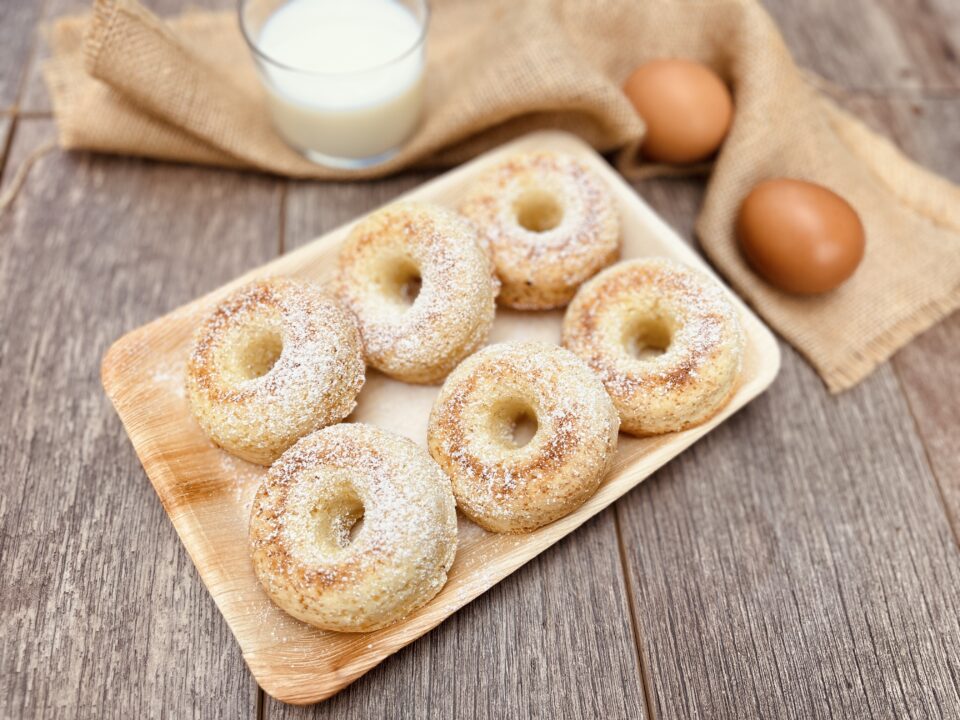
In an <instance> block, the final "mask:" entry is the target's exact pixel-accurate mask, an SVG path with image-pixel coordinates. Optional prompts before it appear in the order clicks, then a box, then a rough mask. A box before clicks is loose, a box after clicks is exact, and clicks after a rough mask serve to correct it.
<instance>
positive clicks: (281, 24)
mask: <svg viewBox="0 0 960 720" xmlns="http://www.w3.org/2000/svg"><path fill="white" fill-rule="evenodd" d="M420 34H421V25H420V23H419V22H418V21H417V19H416V18H415V17H414V16H413V14H412V13H411V12H410V11H409V10H408V9H407V8H405V7H404V6H402V5H400V4H398V3H396V2H394V0H291V2H289V3H287V4H285V5H283V6H281V7H280V8H279V9H278V10H277V11H276V12H275V13H274V14H273V15H271V16H270V17H269V18H268V19H267V21H266V22H265V23H264V25H263V27H262V28H261V30H260V33H259V36H258V38H257V42H256V44H257V47H258V48H259V49H260V51H261V52H262V53H263V54H264V55H266V56H267V57H268V58H270V59H271V60H273V61H275V62H273V63H271V62H261V64H260V65H261V68H262V70H263V71H264V75H265V80H266V85H267V89H268V91H269V92H268V97H269V100H270V110H271V114H272V116H273V120H274V124H275V125H276V126H277V129H278V130H279V131H280V132H281V133H282V134H283V135H284V136H285V137H286V139H287V140H288V141H289V142H290V143H291V144H293V145H294V146H296V147H298V148H300V149H302V150H307V151H314V152H317V153H321V154H323V155H327V156H332V157H334V158H358V159H359V158H369V157H371V156H376V155H380V154H381V153H384V152H386V151H388V150H390V149H393V148H395V147H397V146H398V145H400V144H401V143H402V142H403V141H404V140H405V139H406V138H407V137H408V136H409V135H410V133H411V132H412V131H413V130H414V128H415V127H416V124H417V122H418V120H419V117H420V109H421V106H422V96H423V48H422V45H420V46H418V41H419V39H420ZM411 49H412V51H411Z"/></svg>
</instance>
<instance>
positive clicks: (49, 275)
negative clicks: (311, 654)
mask: <svg viewBox="0 0 960 720" xmlns="http://www.w3.org/2000/svg"><path fill="white" fill-rule="evenodd" d="M53 133H54V128H53V126H52V123H51V122H49V121H40V120H23V119H21V120H20V121H19V123H18V127H17V131H16V136H15V140H14V147H13V151H12V155H11V158H10V161H9V165H10V166H16V165H17V164H18V163H19V162H20V161H21V160H22V158H23V157H24V156H25V155H26V154H28V153H29V152H30V151H31V150H32V149H33V148H35V147H37V146H39V145H40V144H42V143H44V142H46V141H47V140H48V139H49V138H50V137H52V136H53ZM279 199H280V195H279V193H278V191H277V189H276V187H275V184H274V183H272V182H270V181H267V180H265V179H263V178H259V177H255V176H249V175H247V176H242V175H237V174H232V173H225V172H215V171H205V170H197V169H192V168H185V167H173V166H165V165H158V164H148V163H143V162H139V161H122V160H113V159H104V158H91V157H88V156H84V155H75V156H74V155H65V154H58V153H55V154H52V155H48V156H46V157H44V158H43V159H41V160H40V161H39V162H38V163H37V165H36V166H35V167H34V168H33V170H32V171H31V174H30V176H29V179H28V180H27V183H26V185H25V186H24V188H23V190H22V191H21V194H20V195H19V196H18V197H17V199H16V200H15V201H14V204H13V206H12V207H11V208H10V209H9V210H8V211H7V212H6V213H4V214H3V215H2V216H0V327H3V336H2V341H0V367H2V368H3V373H2V375H0V434H2V436H3V438H4V441H3V442H2V443H0V484H2V492H0V528H2V533H0V577H3V579H4V580H3V582H2V583H0V608H2V611H0V636H2V637H3V642H2V643H0V717H5V718H6V717H9V718H15V717H44V718H49V717H71V718H72V717H91V718H92V717H104V716H105V715H110V716H111V717H160V716H161V715H165V716H169V717H177V718H190V717H197V718H209V717H212V716H216V717H221V716H222V717H235V718H243V717H248V718H251V717H253V716H254V709H255V702H254V700H255V693H256V687H255V684H254V683H253V681H252V679H251V678H250V676H249V673H248V672H247V671H246V668H245V667H244V665H243V661H242V659H241V656H240V653H239V651H238V650H237V648H236V644H235V643H234V641H233V638H232V637H231V636H230V633H229V631H228V630H227V627H226V624H225V623H224V622H223V619H222V617H221V616H220V613H219V612H218V611H217V610H216V608H215V606H214V604H213V602H212V601H211V599H210V597H209V595H208V594H207V592H206V590H205V589H204V588H203V585H202V584H201V583H200V582H199V579H198V578H197V575H196V572H195V570H194V569H193V565H192V563H191V562H190V559H189V558H188V557H187V555H186V553H185V552H184V551H183V549H182V547H181V546H180V543H179V542H178V540H177V538H176V535H175V533H174V531H173V528H172V526H171V525H170V522H169V521H168V520H167V518H166V516H165V513H164V512H163V508H162V507H161V505H160V503H159V502H158V501H157V498H156V495H155V493H154V492H153V489H152V488H151V487H150V484H149V482H148V481H147V479H146V477H145V476H144V474H143V471H142V469H141V467H140V464H139V462H138V460H137V458H136V456H135V454H134V453H133V450H132V448H131V447H130V445H129V442H128V441H127V439H126V437H125V436H124V433H123V431H122V428H121V426H120V422H119V420H118V419H117V417H116V415H115V414H114V411H113V409H112V408H111V407H110V404H109V402H108V401H107V399H106V398H105V397H104V396H103V393H102V390H101V388H100V382H99V365H100V357H101V355H102V353H103V351H104V350H105V349H106V347H107V346H108V344H109V343H110V342H112V341H113V340H114V339H115V337H116V336H117V335H118V334H119V333H121V332H122V331H123V330H125V329H129V328H131V327H133V326H135V325H137V324H140V323H142V322H143V321H145V320H148V319H150V318H151V317H154V316H155V315H157V314H158V313H161V312H163V311H166V310H169V309H170V308H172V307H174V306H176V305H178V304H180V303H181V302H183V301H184V300H186V299H188V298H190V297H192V296H194V295H195V294H197V293H199V292H203V291H204V290H206V289H209V288H210V287H211V286H214V285H216V284H218V283H220V282H222V281H224V280H226V279H227V278H229V277H232V276H233V275H235V274H236V273H237V272H239V271H240V270H242V269H244V268H246V267H248V266H249V265H250V264H251V263H257V262H261V261H263V260H265V259H267V258H269V257H270V256H271V255H273V253H274V252H275V247H276V242H277V241H276V232H277V227H276V218H277V216H278V212H279V209H278V208H279Z"/></svg>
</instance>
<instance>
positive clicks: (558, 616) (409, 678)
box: [265, 173, 645, 720]
mask: <svg viewBox="0 0 960 720" xmlns="http://www.w3.org/2000/svg"><path fill="white" fill-rule="evenodd" d="M428 177H429V175H428V174H427V173H412V174H405V175H402V176H400V177H397V178H394V179H390V180H386V181H382V182H378V183H375V184H368V185H358V184H350V183H327V184H310V183H293V184H291V185H290V186H289V189H288V193H287V214H286V223H285V238H286V243H285V247H286V248H287V249H291V248H293V247H295V246H297V245H300V244H302V243H304V242H307V241H309V240H310V239H311V238H313V237H315V236H316V235H318V234H320V233H323V232H325V231H327V230H330V229H332V228H334V227H336V226H338V225H340V224H342V223H344V222H348V221H349V220H352V219H353V218H355V217H356V216H358V215H360V214H362V213H364V212H367V211H369V210H372V209H374V208H375V207H377V206H379V205H382V204H384V203H386V202H389V201H390V200H391V199H393V198H394V197H395V196H396V195H398V194H399V193H401V192H403V191H405V190H408V189H410V188H412V187H414V186H416V185H419V184H420V183H422V182H423V181H425V180H426V179H428ZM265 711H266V712H265V716H266V717H268V718H270V719H271V720H274V719H276V718H298V717H309V716H318V717H353V718H370V717H391V718H407V717H410V718H413V717H416V718H421V717H423V718H427V717H433V718H450V717H476V718H501V717H527V716H531V715H533V714H540V715H542V716H543V717H570V718H591V717H597V716H599V715H601V714H604V713H606V714H608V715H609V716H610V717H634V718H640V717H644V716H645V707H644V697H643V689H642V684H641V679H640V670H639V664H638V659H637V655H636V646H635V643H634V637H633V629H632V626H631V620H630V614H629V610H628V604H627V599H626V593H625V586H624V581H623V575H622V568H621V563H620V559H619V548H618V540H617V532H616V527H615V521H614V517H613V514H612V512H611V511H609V510H608V511H606V512H604V513H602V514H601V515H599V516H598V517H597V518H595V519H594V520H593V521H591V522H589V523H588V524H587V525H586V526H584V527H583V528H581V529H579V530H578V531H577V532H576V533H574V534H573V536H571V537H569V538H566V539H564V540H562V541H561V542H560V543H559V544H558V545H557V546H556V547H554V548H552V549H551V550H549V551H548V552H546V553H544V554H543V555H541V556H539V557H537V558H536V559H535V560H533V561H532V562H531V563H530V564H529V565H528V566H527V567H525V568H523V569H522V570H520V571H519V572H517V573H515V574H514V575H512V576H510V577H509V578H507V579H506V580H505V581H504V582H502V583H500V584H499V585H497V586H496V587H495V588H494V589H493V590H491V591H490V592H488V593H487V594H486V595H483V596H481V597H480V598H478V599H477V600H475V601H474V602H473V603H471V604H470V605H468V606H467V607H466V608H464V609H463V610H461V611H460V612H458V613H457V614H455V615H454V616H453V617H452V618H450V619H449V620H447V621H446V622H445V623H444V624H443V625H441V626H440V627H438V628H436V629H435V630H433V631H432V632H431V633H430V634H428V635H427V636H426V637H424V638H422V639H421V640H419V641H418V642H416V643H414V644H413V645H411V646H409V647H407V648H405V649H404V650H402V651H401V652H399V653H398V654H397V655H396V656H394V657H393V658H391V659H390V660H389V661H387V662H385V663H383V664H382V665H381V666H379V667H378V668H376V669H375V670H373V671H372V672H371V673H369V674H368V675H366V676H365V677H363V678H361V679H360V680H359V681H358V682H357V683H355V684H354V685H353V686H351V687H350V688H348V689H347V690H345V691H344V692H342V693H340V694H339V695H337V696H335V697H334V698H332V699H331V700H328V701H327V702H325V703H322V704H320V705H318V706H316V707H315V708H294V707H290V706H286V705H282V704H280V703H276V702H274V701H272V700H271V699H270V698H266V704H265Z"/></svg>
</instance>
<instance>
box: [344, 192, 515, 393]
mask: <svg viewBox="0 0 960 720" xmlns="http://www.w3.org/2000/svg"><path fill="white" fill-rule="evenodd" d="M336 288H337V295H338V297H339V298H340V299H341V301H342V302H343V303H344V304H345V305H346V306H347V307H348V308H350V309H351V310H352V311H353V312H354V314H355V315H356V316H357V319H358V320H359V323H360V333H361V335H362V336H363V344H364V352H365V355H366V358H367V362H368V363H369V364H370V365H372V366H373V367H375V368H377V369H378V370H382V371H383V372H385V373H386V374H387V375H391V376H393V377H395V378H397V379H398V380H404V381H406V382H412V383H436V382H440V381H441V380H442V379H443V378H444V377H446V375H447V373H449V372H450V370H452V369H453V368H454V367H455V366H456V364H457V363H458V362H460V360H462V359H463V358H464V357H466V356H467V355H469V354H470V353H472V352H473V351H474V350H476V349H477V348H478V347H480V346H481V345H482V344H483V343H484V341H485V340H486V338H487V334H488V333H489V332H490V327H491V325H492V324H493V314H494V310H495V307H496V303H495V297H496V292H497V288H498V283H497V282H496V279H495V278H494V277H492V275H491V273H490V265H489V260H488V259H487V257H486V256H485V254H484V252H483V250H482V249H481V247H480V245H479V242H478V240H477V235H476V232H475V231H474V229H473V227H472V226H471V225H470V223H468V222H466V221H465V220H464V219H463V218H461V217H460V216H459V215H457V214H456V213H454V212H452V211H450V210H447V209H445V208H441V207H439V206H436V205H428V204H414V203H399V204H395V205H391V206H389V207H386V208H384V209H383V210H380V211H379V212H376V213H374V214H373V215H371V216H369V217H368V218H366V219H365V220H362V221H361V222H360V223H359V224H357V226H356V227H354V228H353V230H352V231H351V233H350V235H349V237H348V238H347V240H346V242H345V243H344V245H343V248H342V249H341V251H340V258H339V272H338V277H337V281H336Z"/></svg>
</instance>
